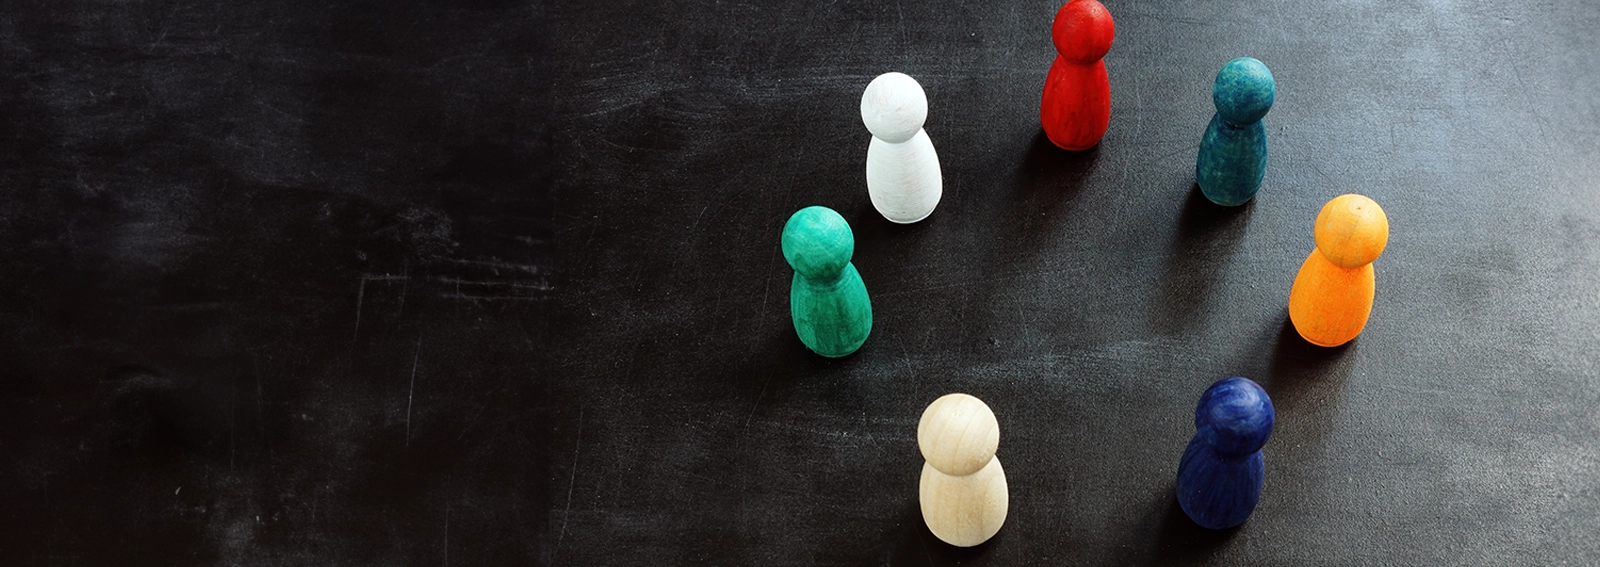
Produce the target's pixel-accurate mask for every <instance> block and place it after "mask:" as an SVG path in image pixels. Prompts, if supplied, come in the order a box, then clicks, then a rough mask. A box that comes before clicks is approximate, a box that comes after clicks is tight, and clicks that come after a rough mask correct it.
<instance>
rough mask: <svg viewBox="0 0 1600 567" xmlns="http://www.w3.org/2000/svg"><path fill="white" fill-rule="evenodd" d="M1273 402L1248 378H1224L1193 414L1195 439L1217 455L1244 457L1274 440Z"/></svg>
mask: <svg viewBox="0 0 1600 567" xmlns="http://www.w3.org/2000/svg"><path fill="white" fill-rule="evenodd" d="M1272 423H1273V413H1272V399H1271V398H1268V397H1267V392H1266V390H1262V389H1261V385H1259V384H1256V383H1255V382H1253V381H1251V380H1250V379H1249V378H1240V377H1237V376H1235V377H1233V378H1224V379H1222V380H1218V381H1217V383H1215V384H1212V385H1211V387H1210V388H1206V392H1205V393H1204V394H1201V395H1200V404H1199V406H1198V407H1196V408H1195V410H1194V428H1195V431H1196V435H1199V436H1201V437H1203V438H1204V439H1205V440H1206V441H1207V442H1208V443H1210V444H1211V447H1212V448H1213V449H1215V450H1216V451H1217V452H1218V453H1221V454H1223V455H1227V456H1245V455H1249V454H1251V453H1254V452H1256V451H1260V450H1261V447H1262V446H1263V445H1266V444H1267V438H1268V437H1271V436H1272Z"/></svg>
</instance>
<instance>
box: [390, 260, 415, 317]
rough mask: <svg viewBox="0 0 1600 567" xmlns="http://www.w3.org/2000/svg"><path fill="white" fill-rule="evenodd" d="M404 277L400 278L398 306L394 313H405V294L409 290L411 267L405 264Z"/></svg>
mask: <svg viewBox="0 0 1600 567" xmlns="http://www.w3.org/2000/svg"><path fill="white" fill-rule="evenodd" d="M404 274H405V275H404V276H401V278H400V306H399V307H396V308H395V310H394V311H395V313H400V314H404V313H405V312H406V292H407V291H409V290H410V289H411V265H410V264H409V263H408V264H406V267H405V271H404Z"/></svg>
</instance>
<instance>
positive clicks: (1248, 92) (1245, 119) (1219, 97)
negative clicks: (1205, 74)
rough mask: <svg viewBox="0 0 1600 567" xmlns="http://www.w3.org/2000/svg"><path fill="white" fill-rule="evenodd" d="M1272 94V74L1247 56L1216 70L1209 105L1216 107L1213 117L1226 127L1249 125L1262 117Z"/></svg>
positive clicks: (1273, 88) (1274, 86) (1274, 92)
mask: <svg viewBox="0 0 1600 567" xmlns="http://www.w3.org/2000/svg"><path fill="white" fill-rule="evenodd" d="M1276 93H1277V86H1276V83H1274V82H1273V81H1272V71H1268V70H1267V66H1266V65H1263V64H1262V63H1261V62H1260V61H1256V60H1255V59H1252V58H1250V57H1240V58H1238V59H1234V60H1233V61H1229V62H1228V64H1227V65H1223V66H1222V70H1221V71H1217V81H1216V82H1215V83H1212V84H1211V102H1212V103H1214V104H1216V105H1217V114H1220V115H1222V119H1223V120H1226V121H1228V123H1230V124H1238V125H1244V124H1250V123H1252V122H1255V121H1257V120H1260V119H1261V117H1263V116H1266V115H1267V111H1268V110H1272V99H1273V98H1274V97H1275V96H1276Z"/></svg>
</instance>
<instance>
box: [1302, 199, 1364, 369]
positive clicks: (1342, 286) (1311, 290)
mask: <svg viewBox="0 0 1600 567" xmlns="http://www.w3.org/2000/svg"><path fill="white" fill-rule="evenodd" d="M1314 235H1315V237H1316V242H1317V247H1316V248H1315V249H1313V250H1312V251H1311V254H1309V255H1307V256H1306V261H1305V262H1304V263H1302V264H1301V265H1300V273H1299V274H1296V275H1295V278H1294V286H1293V287H1291V288H1290V289H1289V321H1290V323H1292V324H1293V325H1294V328H1295V331H1296V332H1298V333H1300V336H1301V337H1302V338H1304V339H1305V340H1306V342H1309V343H1311V344H1314V345H1317V346H1323V347H1335V346H1339V345H1342V344H1345V343H1347V342H1350V341H1351V340H1353V339H1355V338H1356V336H1357V335H1360V334H1361V330H1362V329H1363V328H1365V327H1366V325H1367V318H1368V317H1369V316H1370V315H1371V314H1372V301H1373V299H1374V297H1375V296H1376V294H1377V277H1376V275H1375V272H1374V270H1373V268H1372V262H1373V261H1374V260H1376V259H1377V258H1378V256H1379V255H1381V254H1383V249H1384V247H1385V246H1387V245H1388V242H1389V219H1388V217H1387V216H1385V215H1384V213H1383V208H1382V207H1380V206H1378V203H1376V202H1374V201H1373V200H1372V199H1369V198H1367V197H1364V196H1361V195H1356V194H1347V195H1340V196H1338V197H1335V198H1334V199H1333V200H1330V201H1328V203H1327V204H1326V205H1323V207H1322V210H1321V211H1320V212H1319V213H1317V222H1316V228H1315V229H1314Z"/></svg>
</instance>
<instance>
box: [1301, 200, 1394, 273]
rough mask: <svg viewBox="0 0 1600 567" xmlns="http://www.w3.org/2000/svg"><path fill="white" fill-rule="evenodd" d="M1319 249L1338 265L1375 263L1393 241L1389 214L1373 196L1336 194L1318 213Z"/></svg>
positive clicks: (1349, 266) (1348, 266)
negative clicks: (1385, 246) (1390, 235)
mask: <svg viewBox="0 0 1600 567" xmlns="http://www.w3.org/2000/svg"><path fill="white" fill-rule="evenodd" d="M1314 234H1315V235H1316V238H1317V250H1320V251H1321V252H1322V255H1323V256H1324V257H1326V258H1327V259H1328V261H1330V262H1333V263H1334V264H1335V265H1337V266H1339V267H1341V268H1345V269H1352V268H1359V267H1361V266H1365V265H1367V264H1370V263H1372V261H1373V260H1376V259H1378V255H1379V254H1382V253H1383V247H1384V245H1386V244H1388V243H1389V217H1387V216H1384V214H1383V207H1379V206H1378V203H1376V202H1374V201H1373V200H1372V199H1368V198H1366V197H1363V196H1361V195H1356V194H1354V193H1351V194H1347V195H1340V196H1338V197H1334V198H1333V200H1332V201H1328V204H1326V205H1323V206H1322V212H1320V213H1317V225H1316V228H1315V230H1314Z"/></svg>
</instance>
